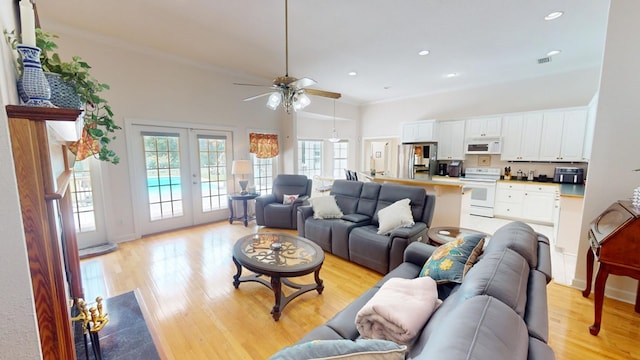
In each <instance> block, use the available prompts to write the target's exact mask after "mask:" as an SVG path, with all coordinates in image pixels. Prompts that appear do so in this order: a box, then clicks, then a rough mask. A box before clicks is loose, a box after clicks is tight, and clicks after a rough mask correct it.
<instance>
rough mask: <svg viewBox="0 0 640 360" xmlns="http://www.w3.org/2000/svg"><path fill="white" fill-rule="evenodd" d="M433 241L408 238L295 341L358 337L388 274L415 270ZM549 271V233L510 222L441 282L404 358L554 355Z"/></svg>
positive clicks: (495, 359)
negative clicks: (354, 293)
mask: <svg viewBox="0 0 640 360" xmlns="http://www.w3.org/2000/svg"><path fill="white" fill-rule="evenodd" d="M434 249H435V247H433V246H431V245H427V244H424V243H419V242H415V243H412V244H410V245H409V246H408V247H407V249H406V251H405V253H404V262H403V263H402V264H401V265H400V266H398V267H397V268H395V269H394V270H393V271H391V272H390V273H389V274H387V275H386V276H385V277H384V278H383V279H382V280H381V281H380V282H379V283H378V284H377V285H375V286H374V287H373V288H371V289H369V290H368V291H367V292H365V293H364V294H362V295H361V296H360V297H359V298H357V299H356V300H355V301H353V302H352V303H351V304H350V305H348V306H347V307H346V308H345V309H343V310H342V311H341V312H339V313H338V314H337V315H336V316H335V317H333V318H332V319H331V320H329V321H328V322H326V323H325V324H323V325H321V326H319V327H317V328H315V329H314V330H312V331H311V332H310V333H308V334H307V335H306V336H304V337H303V338H302V339H301V340H300V342H299V343H298V344H308V342H309V341H312V340H340V339H351V340H355V339H357V338H359V337H360V334H359V333H358V330H357V328H356V325H355V319H356V314H357V313H358V311H359V310H360V309H361V308H362V307H363V306H364V305H365V304H366V303H367V302H368V301H369V299H371V298H372V297H373V296H374V294H375V293H376V291H378V289H379V288H380V287H381V286H382V285H383V284H384V283H385V282H386V281H387V280H388V279H390V278H392V277H400V278H405V279H412V278H415V277H417V276H418V275H419V273H420V271H421V268H422V266H423V264H424V263H425V261H426V260H427V258H429V256H430V255H431V253H432V252H433V251H434ZM550 279H551V258H550V252H549V241H548V239H547V238H546V237H545V236H543V235H541V234H539V233H536V232H534V230H533V229H531V227H529V226H528V225H526V224H524V223H520V222H513V223H510V224H507V225H505V226H504V227H502V228H500V229H499V230H498V231H496V233H495V234H494V235H493V236H492V238H491V239H490V240H489V242H488V245H486V248H485V249H484V252H483V254H482V255H481V256H480V257H479V259H478V261H477V262H476V263H475V265H474V266H473V267H472V268H471V269H470V270H469V271H468V272H467V274H466V276H465V277H464V279H463V281H462V283H461V284H458V283H444V284H439V285H438V297H439V298H440V299H442V300H443V303H442V305H440V307H439V308H438V309H437V310H436V311H435V312H434V313H433V315H432V316H431V317H430V318H429V320H428V322H427V323H426V325H425V326H424V328H423V329H422V332H421V333H420V334H419V335H418V337H417V339H416V340H415V342H414V343H413V345H412V346H410V347H409V350H408V352H407V355H406V358H407V359H449V360H457V359H482V360H485V359H492V360H499V359H509V360H515V359H532V360H533V359H536V360H537V359H554V358H555V356H554V353H553V351H552V349H551V348H550V347H549V345H548V344H547V341H548V340H549V332H548V328H549V326H548V311H547V283H548V282H549V281H550ZM400 309H401V308H399V310H400ZM276 358H277V357H276Z"/></svg>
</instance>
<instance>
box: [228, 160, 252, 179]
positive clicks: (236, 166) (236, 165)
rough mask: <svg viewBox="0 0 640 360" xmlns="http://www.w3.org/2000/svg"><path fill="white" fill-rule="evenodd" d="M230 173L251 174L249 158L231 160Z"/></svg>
mask: <svg viewBox="0 0 640 360" xmlns="http://www.w3.org/2000/svg"><path fill="white" fill-rule="evenodd" d="M231 173H232V174H233V175H248V174H251V161H249V160H233V163H232V165H231Z"/></svg>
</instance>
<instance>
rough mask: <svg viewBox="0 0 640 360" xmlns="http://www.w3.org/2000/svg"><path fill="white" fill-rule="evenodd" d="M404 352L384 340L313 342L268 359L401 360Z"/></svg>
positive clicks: (403, 348)
mask: <svg viewBox="0 0 640 360" xmlns="http://www.w3.org/2000/svg"><path fill="white" fill-rule="evenodd" d="M406 351H407V347H406V346H404V345H398V344H396V343H394V342H392V341H386V340H366V339H358V340H355V341H353V340H315V341H310V342H307V343H302V344H298V345H293V346H289V347H287V348H284V349H282V350H280V351H279V352H277V353H276V354H274V355H273V356H271V357H270V358H269V359H270V360H311V359H352V360H358V359H362V360H365V359H372V360H403V359H404V355H405V352H406Z"/></svg>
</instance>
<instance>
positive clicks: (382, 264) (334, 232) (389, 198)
mask: <svg viewBox="0 0 640 360" xmlns="http://www.w3.org/2000/svg"><path fill="white" fill-rule="evenodd" d="M330 195H332V196H335V200H336V203H337V205H338V207H339V208H340V210H342V213H343V214H344V216H342V217H341V218H339V219H316V218H314V216H313V207H312V206H310V205H306V206H300V207H299V208H298V221H297V225H298V235H299V236H301V237H304V238H307V239H309V240H312V241H314V242H315V243H317V244H318V245H319V246H320V247H321V248H322V249H324V250H325V251H328V252H330V253H332V254H334V255H337V256H339V257H341V258H343V259H347V260H350V261H352V262H355V263H357V264H360V265H363V266H366V267H367V268H370V269H373V270H375V271H378V272H380V273H382V274H386V273H388V272H389V271H391V270H393V269H394V268H395V267H397V266H398V265H400V263H402V256H403V253H404V250H405V248H406V247H407V245H409V244H410V243H412V242H414V241H421V240H423V241H426V239H427V230H428V228H429V226H430V225H431V220H432V218H433V209H434V206H435V199H436V198H435V195H432V194H427V193H426V190H425V189H424V188H421V187H417V186H406V185H398V184H382V185H381V184H378V183H375V182H360V181H348V180H336V181H335V182H334V183H333V187H332V189H331V193H330ZM405 198H408V199H410V204H409V205H410V207H411V214H412V216H413V220H414V222H415V225H413V226H411V227H401V228H398V229H395V230H393V231H391V232H390V233H389V234H377V232H378V225H379V223H378V220H379V219H378V212H379V211H380V210H381V209H384V208H385V207H387V206H389V205H391V204H393V203H394V202H396V201H398V200H401V199H405Z"/></svg>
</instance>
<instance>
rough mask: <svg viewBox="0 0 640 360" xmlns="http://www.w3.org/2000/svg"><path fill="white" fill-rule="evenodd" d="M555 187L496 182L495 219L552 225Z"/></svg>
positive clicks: (556, 188) (556, 189) (556, 187)
mask: <svg viewBox="0 0 640 360" xmlns="http://www.w3.org/2000/svg"><path fill="white" fill-rule="evenodd" d="M557 191H558V186H557V185H540V184H526V183H509V182H498V186H497V190H496V202H495V205H494V214H495V216H497V217H506V218H513V219H520V220H524V221H530V222H536V223H544V224H553V220H554V207H555V198H556V194H557Z"/></svg>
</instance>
